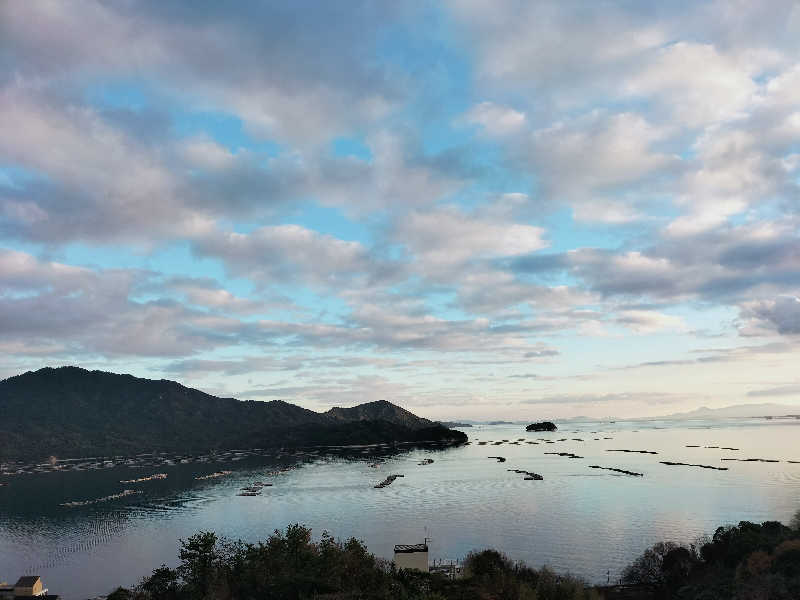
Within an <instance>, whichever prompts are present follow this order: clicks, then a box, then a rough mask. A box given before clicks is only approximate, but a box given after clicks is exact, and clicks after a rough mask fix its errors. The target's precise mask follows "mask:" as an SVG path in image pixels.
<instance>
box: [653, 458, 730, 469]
mask: <svg viewBox="0 0 800 600" xmlns="http://www.w3.org/2000/svg"><path fill="white" fill-rule="evenodd" d="M661 464H662V465H667V466H670V467H679V466H680V467H700V468H701V469H713V470H715V471H727V470H728V467H712V466H711V465H695V464H691V463H685V462H671V461H668V460H662V461H661Z"/></svg>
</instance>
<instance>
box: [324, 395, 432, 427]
mask: <svg viewBox="0 0 800 600" xmlns="http://www.w3.org/2000/svg"><path fill="white" fill-rule="evenodd" d="M325 415H327V416H329V417H331V418H333V419H335V420H337V421H343V422H348V421H386V422H388V423H394V424H395V425H402V426H404V427H408V428H409V429H424V428H427V427H433V426H434V423H433V421H429V420H428V419H423V418H422V417H418V416H417V415H415V414H413V413H411V412H409V411H407V410H405V409H404V408H400V407H399V406H396V405H395V404H392V403H391V402H387V401H386V400H377V401H376V402H367V403H365V404H359V405H358V406H354V407H353V408H339V407H338V406H337V407H336V408H332V409H330V410H329V411H328V412H326V413H325Z"/></svg>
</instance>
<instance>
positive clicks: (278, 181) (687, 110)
mask: <svg viewBox="0 0 800 600" xmlns="http://www.w3.org/2000/svg"><path fill="white" fill-rule="evenodd" d="M798 32H800V3H798V2H785V1H781V0H774V1H772V2H770V3H768V5H766V4H764V3H761V2H755V1H747V0H741V1H727V2H694V1H693V2H680V1H676V2H659V3H642V2H622V1H620V2H610V1H601V2H597V1H592V2H570V1H563V0H561V1H555V2H548V1H546V0H543V1H537V2H528V1H519V2H517V1H498V0H492V1H491V2H477V1H473V0H445V1H443V2H379V1H363V2H362V1H358V0H354V1H350V2H324V1H318V2H310V1H306V0H299V1H295V2H288V3H287V2H274V3H273V2H237V3H235V4H233V5H231V4H226V3H220V2H216V1H195V2H183V3H180V2H161V1H156V0H154V1H152V2H149V1H146V0H144V1H137V2H133V1H120V2H93V1H90V0H79V1H75V2H66V1H61V2H52V1H48V0H38V1H36V2H2V3H0V377H7V376H11V375H15V374H18V373H21V372H24V371H27V370H35V369H38V368H41V367H43V366H58V365H67V364H74V365H80V366H83V367H86V368H89V369H102V370H109V371H114V372H120V373H131V374H134V375H137V376H142V377H148V378H166V379H174V380H177V381H180V382H181V383H184V384H186V385H189V386H192V387H197V388H200V389H202V390H204V391H207V392H209V393H213V394H218V395H223V396H233V397H236V398H241V399H254V400H272V399H283V400H286V401H289V402H293V403H295V404H299V405H301V406H305V407H308V408H312V409H315V410H325V409H327V408H329V407H331V406H335V405H338V406H352V405H355V404H358V403H361V402H367V401H372V400H378V399H386V400H389V401H392V402H395V403H397V404H400V405H401V406H404V407H406V408H408V409H410V410H412V411H414V412H416V413H418V414H421V415H424V416H428V417H431V418H437V419H495V418H511V419H539V418H558V417H570V416H577V415H588V416H594V417H605V416H614V417H626V416H630V417H633V416H653V415H662V414H669V413H673V412H678V411H683V410H691V409H694V408H696V407H698V406H701V405H702V406H709V407H721V406H727V405H732V404H745V403H762V402H779V403H784V404H793V405H794V406H799V407H800V367H798V365H800V237H799V236H798V233H799V232H800V35H798Z"/></svg>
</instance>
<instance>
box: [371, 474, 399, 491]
mask: <svg viewBox="0 0 800 600" xmlns="http://www.w3.org/2000/svg"><path fill="white" fill-rule="evenodd" d="M398 477H405V475H399V474H398V475H389V476H388V477H387V478H386V479H384V480H383V481H381V482H380V483H378V484H376V485H374V486H373V487H375V488H376V489H380V488H385V487H386V486H388V485H392V484H393V483H394V480H395V479H397V478H398Z"/></svg>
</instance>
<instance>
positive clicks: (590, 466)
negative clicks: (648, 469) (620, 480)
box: [589, 465, 644, 477]
mask: <svg viewBox="0 0 800 600" xmlns="http://www.w3.org/2000/svg"><path fill="white" fill-rule="evenodd" d="M589 468H590V469H602V470H603V471H614V472H615V473H622V474H623V475H631V476H633V477H644V473H637V472H635V471H626V470H625V469H617V468H614V467H601V466H600V465H589Z"/></svg>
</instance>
